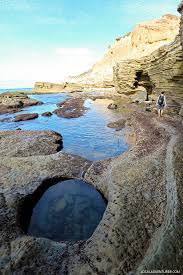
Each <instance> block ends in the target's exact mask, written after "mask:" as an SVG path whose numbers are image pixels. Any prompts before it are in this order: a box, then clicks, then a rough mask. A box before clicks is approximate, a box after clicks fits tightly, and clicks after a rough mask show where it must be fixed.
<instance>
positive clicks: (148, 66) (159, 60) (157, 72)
mask: <svg viewBox="0 0 183 275" xmlns="http://www.w3.org/2000/svg"><path fill="white" fill-rule="evenodd" d="M114 81H115V87H116V90H117V92H118V93H120V94H125V95H132V94H135V93H136V92H137V90H139V89H140V88H142V89H144V88H145V89H146V91H147V94H149V95H151V94H154V95H156V96H157V95H158V94H160V93H161V92H165V94H166V96H167V100H168V105H169V107H172V108H176V109H177V112H179V111H180V109H181V106H182V104H183V51H182V46H181V42H180V36H177V37H176V39H175V41H174V42H172V43H171V44H169V45H166V46H163V47H161V48H159V49H158V50H157V51H155V52H153V53H152V54H151V55H150V56H148V57H145V58H142V59H139V60H137V59H135V60H126V61H123V62H120V63H118V64H117V65H116V66H115V67H114Z"/></svg>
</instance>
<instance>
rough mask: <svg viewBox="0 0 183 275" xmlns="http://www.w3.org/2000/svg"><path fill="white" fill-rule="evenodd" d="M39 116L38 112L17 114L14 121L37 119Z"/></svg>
mask: <svg viewBox="0 0 183 275" xmlns="http://www.w3.org/2000/svg"><path fill="white" fill-rule="evenodd" d="M35 118H38V114H37V113H33V114H22V115H17V116H15V119H14V121H15V122H18V121H25V120H31V119H35Z"/></svg>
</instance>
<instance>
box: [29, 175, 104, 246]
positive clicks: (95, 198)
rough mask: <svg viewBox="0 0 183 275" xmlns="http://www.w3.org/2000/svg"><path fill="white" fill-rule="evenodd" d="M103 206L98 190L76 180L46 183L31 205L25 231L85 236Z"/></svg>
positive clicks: (60, 238) (59, 238) (63, 238)
mask: <svg viewBox="0 0 183 275" xmlns="http://www.w3.org/2000/svg"><path fill="white" fill-rule="evenodd" d="M105 208H106V202H105V200H104V199H103V197H102V196H101V195H100V193H99V192H98V191H96V190H95V189H94V188H93V187H92V186H90V185H89V184H87V183H85V182H83V181H80V180H67V181H62V182H60V183H58V184H56V185H54V186H52V187H50V188H49V189H48V190H47V191H46V192H45V193H44V195H43V196H42V197H41V199H40V201H39V202H38V203H37V205H36V206H35V208H34V209H33V214H32V217H31V221H30V226H29V230H28V234H30V235H34V236H36V237H46V238H49V239H52V240H55V241H77V240H86V239H88V238H89V237H90V236H91V235H92V233H93V232H94V230H95V229H96V227H97V225H98V224H99V222H100V220H101V219H102V216H103V213H104V211H105Z"/></svg>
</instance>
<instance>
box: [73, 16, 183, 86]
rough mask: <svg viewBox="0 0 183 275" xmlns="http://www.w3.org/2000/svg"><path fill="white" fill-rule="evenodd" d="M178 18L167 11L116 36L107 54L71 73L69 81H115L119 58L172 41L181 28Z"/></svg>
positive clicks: (140, 54)
mask: <svg viewBox="0 0 183 275" xmlns="http://www.w3.org/2000/svg"><path fill="white" fill-rule="evenodd" d="M179 20H180V19H179V17H177V16H174V15H171V14H167V15H164V16H162V17H161V18H159V19H156V20H152V21H148V22H143V23H140V24H138V25H137V26H135V28H134V29H133V30H132V32H130V33H128V34H126V35H125V36H123V37H119V38H117V39H116V41H115V43H114V45H112V46H109V49H108V50H107V52H106V54H105V55H104V57H103V58H102V59H101V60H100V61H99V62H97V63H96V64H95V65H94V66H93V68H92V69H91V70H89V71H88V72H86V73H83V74H81V75H79V76H76V77H70V78H68V81H70V82H76V83H79V84H90V85H93V84H95V85H100V86H102V85H103V86H104V85H106V84H107V83H108V85H112V84H113V66H115V64H116V62H120V61H122V60H128V59H132V60H133V59H136V58H140V57H144V56H148V55H150V54H151V53H152V52H153V51H155V50H157V49H158V48H160V47H161V46H163V45H166V44H169V43H171V42H173V41H174V39H175V36H176V35H177V34H178V31H179V22H180V21H179Z"/></svg>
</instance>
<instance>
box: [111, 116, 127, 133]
mask: <svg viewBox="0 0 183 275" xmlns="http://www.w3.org/2000/svg"><path fill="white" fill-rule="evenodd" d="M125 123H126V120H125V119H119V120H117V121H114V122H110V123H108V124H107V127H109V128H114V129H116V130H118V131H119V130H121V129H123V128H124V127H125Z"/></svg>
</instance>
